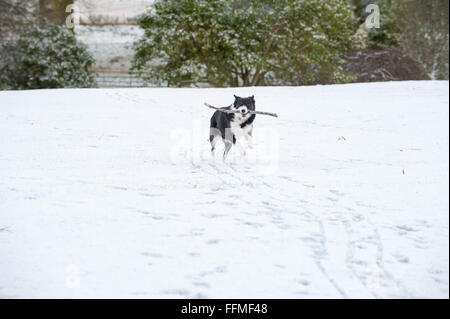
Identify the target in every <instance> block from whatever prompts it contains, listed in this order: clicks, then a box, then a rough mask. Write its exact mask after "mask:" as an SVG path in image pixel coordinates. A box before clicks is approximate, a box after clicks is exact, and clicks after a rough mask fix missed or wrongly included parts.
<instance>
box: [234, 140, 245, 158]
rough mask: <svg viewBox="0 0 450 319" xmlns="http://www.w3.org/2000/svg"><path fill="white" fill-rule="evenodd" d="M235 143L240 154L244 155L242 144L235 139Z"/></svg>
mask: <svg viewBox="0 0 450 319" xmlns="http://www.w3.org/2000/svg"><path fill="white" fill-rule="evenodd" d="M235 144H236V146H237V148H238V150H239V153H241V156H245V154H246V153H245V149H244V147H243V146H242V144H241V143H240V142H239V141H237V142H236V143H235Z"/></svg>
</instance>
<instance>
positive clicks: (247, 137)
mask: <svg viewBox="0 0 450 319" xmlns="http://www.w3.org/2000/svg"><path fill="white" fill-rule="evenodd" d="M245 140H246V141H247V144H248V147H249V148H251V149H253V148H254V145H253V136H252V134H251V133H248V134H245Z"/></svg>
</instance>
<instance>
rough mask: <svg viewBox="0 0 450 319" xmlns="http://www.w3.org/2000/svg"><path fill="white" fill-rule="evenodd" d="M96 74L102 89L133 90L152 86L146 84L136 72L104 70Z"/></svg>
mask: <svg viewBox="0 0 450 319" xmlns="http://www.w3.org/2000/svg"><path fill="white" fill-rule="evenodd" d="M96 72H97V77H96V80H97V84H98V86H99V87H100V88H133V87H145V86H151V85H148V84H145V83H144V81H143V80H142V79H141V78H140V77H138V76H137V74H136V73H135V72H130V71H128V72H127V71H120V70H108V71H104V70H102V71H96Z"/></svg>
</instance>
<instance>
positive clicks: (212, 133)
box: [209, 127, 222, 158]
mask: <svg viewBox="0 0 450 319" xmlns="http://www.w3.org/2000/svg"><path fill="white" fill-rule="evenodd" d="M221 136H222V134H221V133H220V130H219V129H217V128H215V127H211V128H210V129H209V141H210V143H211V155H212V157H213V158H214V157H215V155H216V153H215V150H216V144H217V141H218V140H219V139H220V138H221Z"/></svg>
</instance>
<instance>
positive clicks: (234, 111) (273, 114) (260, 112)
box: [205, 103, 278, 117]
mask: <svg viewBox="0 0 450 319" xmlns="http://www.w3.org/2000/svg"><path fill="white" fill-rule="evenodd" d="M205 105H206V106H207V107H209V108H210V109H214V110H217V111H220V112H223V113H239V114H240V113H241V112H239V111H238V110H227V109H222V108H220V107H215V106H212V105H211V104H208V103H205ZM248 113H250V114H259V115H268V116H273V117H278V115H277V114H276V113H270V112H262V111H248Z"/></svg>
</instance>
